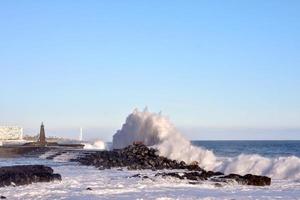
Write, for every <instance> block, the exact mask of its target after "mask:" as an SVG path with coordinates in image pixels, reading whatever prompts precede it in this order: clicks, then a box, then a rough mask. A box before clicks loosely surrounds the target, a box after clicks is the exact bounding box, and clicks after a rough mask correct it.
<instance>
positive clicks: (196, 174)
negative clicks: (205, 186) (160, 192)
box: [155, 171, 271, 186]
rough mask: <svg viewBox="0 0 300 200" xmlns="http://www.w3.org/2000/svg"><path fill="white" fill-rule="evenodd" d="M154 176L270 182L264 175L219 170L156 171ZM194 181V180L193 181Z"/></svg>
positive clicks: (217, 180)
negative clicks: (226, 173) (225, 172)
mask: <svg viewBox="0 0 300 200" xmlns="http://www.w3.org/2000/svg"><path fill="white" fill-rule="evenodd" d="M155 176H161V177H174V178H178V179H187V180H191V181H204V180H210V181H214V182H225V183H226V182H228V181H236V182H237V183H239V184H242V185H254V186H266V185H270V184H271V179H270V178H269V177H266V176H256V175H251V174H247V175H245V176H241V175H238V174H229V175H227V176H224V175H223V174H222V173H221V172H211V171H208V172H206V171H203V172H197V171H195V172H168V173H166V172H164V173H157V174H156V175H155ZM193 183H194V182H193Z"/></svg>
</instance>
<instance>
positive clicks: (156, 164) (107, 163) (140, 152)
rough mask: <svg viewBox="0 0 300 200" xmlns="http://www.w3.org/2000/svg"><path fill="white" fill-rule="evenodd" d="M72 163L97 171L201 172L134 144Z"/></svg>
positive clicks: (95, 153)
mask: <svg viewBox="0 0 300 200" xmlns="http://www.w3.org/2000/svg"><path fill="white" fill-rule="evenodd" d="M72 161H77V162H79V163H81V164H83V165H93V166H95V167H97V168H99V169H110V168H112V167H114V168H122V167H126V168H127V169H128V170H140V169H151V170H154V171H155V170H162V169H187V170H190V171H203V169H202V168H200V167H199V166H198V165H187V164H186V163H185V162H183V161H181V162H178V161H175V160H171V159H168V158H165V157H162V156H159V155H157V150H155V149H153V148H148V147H147V146H145V145H143V144H140V143H135V144H134V145H130V146H128V147H126V148H124V149H115V150H113V151H99V152H94V153H91V154H87V155H84V156H82V157H79V158H77V159H73V160H72Z"/></svg>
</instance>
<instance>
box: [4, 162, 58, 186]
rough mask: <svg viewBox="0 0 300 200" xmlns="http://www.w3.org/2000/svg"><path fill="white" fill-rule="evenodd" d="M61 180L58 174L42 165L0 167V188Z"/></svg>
mask: <svg viewBox="0 0 300 200" xmlns="http://www.w3.org/2000/svg"><path fill="white" fill-rule="evenodd" d="M54 180H61V175H60V174H54V173H53V169H52V168H51V167H48V166H44V165H15V166H6V167H0V187H4V186H11V185H12V186H19V185H27V184H31V183H36V182H50V181H54Z"/></svg>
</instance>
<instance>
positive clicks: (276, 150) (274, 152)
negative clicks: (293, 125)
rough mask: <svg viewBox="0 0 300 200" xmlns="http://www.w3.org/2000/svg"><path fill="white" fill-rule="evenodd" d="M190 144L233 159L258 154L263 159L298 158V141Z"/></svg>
mask: <svg viewBox="0 0 300 200" xmlns="http://www.w3.org/2000/svg"><path fill="white" fill-rule="evenodd" d="M192 144H193V145H195V146H199V147H205V148H206V149H209V150H212V151H213V152H214V153H215V154H216V155H217V156H222V157H233V156H238V155H240V154H258V155H261V156H265V157H270V158H274V157H280V156H297V157H300V140H253V141H251V140H250V141H249V140H215V141H192Z"/></svg>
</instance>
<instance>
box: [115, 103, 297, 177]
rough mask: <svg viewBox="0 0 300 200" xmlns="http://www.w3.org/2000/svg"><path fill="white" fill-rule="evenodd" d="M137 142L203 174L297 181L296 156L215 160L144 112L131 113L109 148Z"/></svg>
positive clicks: (159, 118) (165, 121) (167, 124)
mask: <svg viewBox="0 0 300 200" xmlns="http://www.w3.org/2000/svg"><path fill="white" fill-rule="evenodd" d="M137 141H139V142H143V143H144V144H145V145H148V146H155V147H156V148H157V149H158V151H159V154H160V155H161V156H165V157H168V158H170V159H174V160H178V161H182V160H183V161H185V162H186V163H191V162H193V161H197V162H198V163H199V165H200V166H201V167H203V168H204V169H206V170H218V171H222V172H224V173H226V174H229V173H238V174H247V173H252V174H257V175H267V176H270V177H272V178H278V179H294V180H300V158H298V157H296V156H290V157H278V158H266V157H263V156H260V155H244V154H241V155H239V156H236V157H232V158H225V159H224V158H223V159H222V158H218V157H216V156H215V155H214V153H213V152H212V151H210V150H206V149H204V148H201V147H196V146H193V145H192V144H191V143H190V141H189V140H188V139H186V138H185V137H184V136H183V135H182V134H180V132H179V131H178V130H177V129H176V128H175V126H174V125H173V124H172V123H171V122H170V121H169V119H167V118H166V117H164V116H162V115H161V114H160V113H158V114H157V113H151V112H149V111H148V110H147V109H145V110H144V111H139V110H137V109H135V110H134V111H133V113H131V114H130V115H129V116H128V117H127V119H126V122H125V124H123V126H122V128H121V129H120V130H118V131H117V132H116V134H115V135H114V136H113V146H112V147H113V148H115V149H120V148H124V147H126V146H128V145H130V144H132V143H133V142H137Z"/></svg>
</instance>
